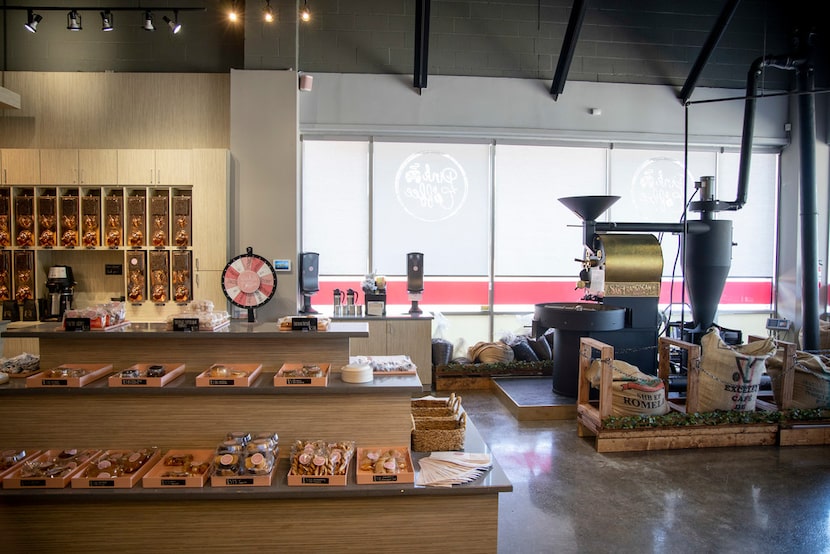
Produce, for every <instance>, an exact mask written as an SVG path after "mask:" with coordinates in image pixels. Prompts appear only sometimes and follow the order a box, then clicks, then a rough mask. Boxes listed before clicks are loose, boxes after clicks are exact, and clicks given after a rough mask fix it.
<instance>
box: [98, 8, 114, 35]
mask: <svg viewBox="0 0 830 554" xmlns="http://www.w3.org/2000/svg"><path fill="white" fill-rule="evenodd" d="M113 29H115V27H113V26H112V12H111V11H109V10H105V11H103V12H101V30H102V31H112V30H113Z"/></svg>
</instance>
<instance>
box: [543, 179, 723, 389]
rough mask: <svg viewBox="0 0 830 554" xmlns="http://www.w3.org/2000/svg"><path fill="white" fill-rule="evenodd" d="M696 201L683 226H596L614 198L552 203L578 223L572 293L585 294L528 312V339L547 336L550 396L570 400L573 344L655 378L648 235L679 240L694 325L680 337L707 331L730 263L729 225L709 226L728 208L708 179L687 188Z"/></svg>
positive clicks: (654, 244)
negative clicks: (602, 347) (610, 353)
mask: <svg viewBox="0 0 830 554" xmlns="http://www.w3.org/2000/svg"><path fill="white" fill-rule="evenodd" d="M695 186H696V187H697V188H698V190H699V193H700V198H701V200H700V201H698V202H693V203H691V204H690V211H693V212H699V213H700V219H699V220H697V221H689V220H688V219H687V220H686V221H685V222H684V223H603V222H597V218H598V217H600V216H601V215H602V214H603V213H605V211H606V210H607V209H608V208H609V207H611V205H612V204H614V203H615V202H616V201H617V200H619V198H620V197H619V196H575V197H567V198H560V199H559V201H560V202H562V204H564V205H565V206H566V207H567V208H569V209H570V210H571V211H573V212H574V213H575V214H576V215H577V216H578V217H579V218H580V219H581V220H582V229H583V244H584V246H585V255H584V257H583V259H582V260H577V261H578V262H580V263H581V264H582V269H581V271H580V274H579V281H578V283H577V288H580V289H583V290H584V291H585V295H584V296H583V298H582V301H581V302H576V303H573V302H572V303H543V304H537V305H536V306H535V312H534V319H533V333H534V334H535V336H537V337H538V336H541V335H542V334H544V332H545V331H547V330H548V329H553V330H554V348H553V351H554V359H553V362H554V367H553V390H554V392H556V393H558V394H561V395H563V396H571V397H573V396H576V394H577V390H578V379H579V377H578V374H579V359H578V358H579V339H580V338H581V337H584V336H589V337H592V338H596V339H597V340H600V341H602V342H605V343H607V344H610V345H611V346H613V347H614V357H615V358H617V359H620V360H623V361H626V362H628V363H630V364H633V365H635V366H637V367H638V368H639V369H640V371H643V372H644V373H649V374H652V375H656V374H657V334H658V329H659V327H660V314H659V308H658V302H659V296H660V284H661V279H662V274H663V252H662V249H661V247H660V243H659V242H658V240H657V238H656V237H655V236H654V235H653V234H652V233H673V234H678V235H681V236H682V237H683V240H682V241H681V244H682V246H681V256H682V258H683V260H684V264H683V275H684V280H685V286H686V290H687V292H688V297H689V304H690V305H691V309H692V317H693V319H694V322H692V323H688V324H684V325H683V329H682V338H683V339H684V340H687V341H689V342H697V343H699V342H700V337H701V336H702V335H703V334H704V333H705V332H706V331H707V330H708V329H709V327H711V326H712V325H713V324H714V320H715V314H716V313H717V309H718V302H719V301H720V297H721V294H722V292H723V287H724V284H725V283H726V277H727V275H728V274H729V267H730V264H731V260H732V222H731V221H730V220H717V219H715V214H716V212H717V211H720V210H723V209H735V208H733V207H731V206H732V203H729V202H723V203H722V202H719V201H718V200H716V199H715V195H716V191H715V178H714V177H702V178H701V181H700V182H699V183H695Z"/></svg>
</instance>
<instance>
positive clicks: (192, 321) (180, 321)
mask: <svg viewBox="0 0 830 554" xmlns="http://www.w3.org/2000/svg"><path fill="white" fill-rule="evenodd" d="M173 330H174V331H181V332H183V333H192V332H194V331H198V330H199V318H198V317H175V318H173Z"/></svg>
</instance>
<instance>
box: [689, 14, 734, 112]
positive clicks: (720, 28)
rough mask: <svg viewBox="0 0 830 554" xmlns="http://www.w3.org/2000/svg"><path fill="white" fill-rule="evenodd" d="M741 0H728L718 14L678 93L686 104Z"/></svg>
mask: <svg viewBox="0 0 830 554" xmlns="http://www.w3.org/2000/svg"><path fill="white" fill-rule="evenodd" d="M740 1H741V0H726V3H725V4H724V5H723V9H722V10H721V12H720V16H718V19H717V21H715V26H714V27H712V30H711V31H710V32H709V36H708V37H707V38H706V42H705V43H704V45H703V48H702V49H701V51H700V53H699V54H698V55H697V59H696V60H695V64H694V65H693V66H692V70H691V71H690V72H689V76H688V77H686V82H685V83H684V84H683V88H682V89H681V91H680V94H679V95H678V98H680V101H681V102H682V103H683V104H684V105H685V104H686V103H687V102H688V101H689V98H691V96H692V92H694V90H695V86H696V85H697V80H698V79H699V78H700V74H701V72H702V71H703V68H704V66H705V65H706V62H708V61H709V56H711V55H712V51H713V50H714V49H715V47H716V46H717V45H718V42H720V39H721V37H722V36H723V33H724V31H726V27H727V26H729V22H730V21H731V20H732V16H733V15H735V10H736V9H737V8H738V4H739V3H740Z"/></svg>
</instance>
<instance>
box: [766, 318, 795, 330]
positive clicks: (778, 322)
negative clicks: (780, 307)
mask: <svg viewBox="0 0 830 554" xmlns="http://www.w3.org/2000/svg"><path fill="white" fill-rule="evenodd" d="M789 328H790V320H789V319H784V318H775V317H770V318H768V319H767V329H768V330H770V331H786V330H788V329H789Z"/></svg>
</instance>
